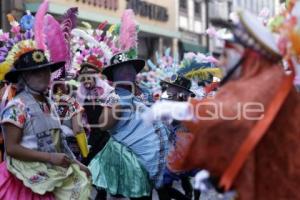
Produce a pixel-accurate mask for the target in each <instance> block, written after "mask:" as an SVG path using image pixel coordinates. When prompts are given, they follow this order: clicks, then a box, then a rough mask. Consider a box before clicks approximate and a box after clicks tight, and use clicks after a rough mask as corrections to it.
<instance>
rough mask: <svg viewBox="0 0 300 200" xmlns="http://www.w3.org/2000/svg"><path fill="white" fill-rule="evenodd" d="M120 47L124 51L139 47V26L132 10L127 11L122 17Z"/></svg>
mask: <svg viewBox="0 0 300 200" xmlns="http://www.w3.org/2000/svg"><path fill="white" fill-rule="evenodd" d="M119 45H120V48H121V50H123V51H128V50H129V49H132V48H136V46H137V24H136V21H135V19H134V13H133V11H132V10H131V9H127V10H125V11H124V13H123V15H122V19H121V28H120V38H119Z"/></svg>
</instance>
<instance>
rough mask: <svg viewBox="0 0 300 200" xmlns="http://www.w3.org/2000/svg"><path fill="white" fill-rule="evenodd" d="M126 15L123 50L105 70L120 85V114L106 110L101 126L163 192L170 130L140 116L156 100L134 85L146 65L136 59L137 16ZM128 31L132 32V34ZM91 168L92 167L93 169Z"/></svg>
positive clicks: (112, 58)
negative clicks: (122, 146)
mask: <svg viewBox="0 0 300 200" xmlns="http://www.w3.org/2000/svg"><path fill="white" fill-rule="evenodd" d="M125 12H126V13H125V14H124V15H123V17H122V24H121V28H120V38H119V43H118V45H119V47H120V49H119V51H118V52H117V53H115V54H114V55H113V56H112V57H111V59H110V63H109V65H108V66H107V67H105V68H104V70H103V74H104V75H106V77H107V78H108V80H110V81H113V82H114V83H116V84H117V86H116V93H117V94H118V95H119V96H120V101H119V102H118V105H117V107H118V108H119V109H118V110H119V112H118V111H117V110H116V109H114V108H112V109H110V108H108V107H105V109H104V114H103V115H102V116H101V117H100V124H103V125H104V126H103V127H102V128H103V129H104V130H109V132H110V133H111V134H112V137H113V139H114V140H115V141H118V142H119V143H121V144H123V145H124V146H126V147H127V148H128V149H130V150H131V151H132V152H133V153H134V154H135V155H136V157H137V161H138V163H137V164H139V163H140V164H141V166H142V167H143V168H145V170H146V171H147V172H148V175H149V178H150V180H151V181H152V183H153V185H155V187H156V188H161V186H162V185H163V170H164V168H165V164H166V159H165V158H166V155H167V152H168V130H167V128H166V127H165V126H164V125H163V124H162V123H161V122H155V123H147V122H144V121H143V120H142V118H141V113H142V112H143V111H144V110H147V109H148V108H147V106H148V105H149V103H152V102H153V98H152V95H151V94H150V93H149V92H148V91H146V90H143V89H142V88H141V87H139V86H138V85H137V84H136V83H135V80H136V75H137V73H139V72H140V71H141V70H142V69H143V67H144V65H145V61H143V60H140V59H137V58H136V56H137V52H136V47H137V46H136V44H137V41H136V39H137V32H136V24H135V22H134V14H133V12H132V10H127V11H125ZM128 30H130V31H132V32H131V33H130V34H129V33H128V32H127V31H128ZM100 158H101V157H99V158H98V160H99V161H100ZM99 161H98V162H99ZM132 162H133V161H132ZM91 164H92V163H91ZM137 164H136V165H137ZM90 168H91V169H92V168H93V166H92V165H90ZM140 175H141V173H139V176H140ZM123 177H124V176H123ZM132 184H133V183H132ZM134 186H135V187H136V188H139V189H140V188H142V187H144V186H143V185H137V184H135V185H134Z"/></svg>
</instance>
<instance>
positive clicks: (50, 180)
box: [6, 157, 91, 200]
mask: <svg viewBox="0 0 300 200" xmlns="http://www.w3.org/2000/svg"><path fill="white" fill-rule="evenodd" d="M6 163H7V169H8V170H9V171H10V172H11V173H12V174H13V175H15V176H16V177H17V178H18V179H19V180H21V181H22V182H23V184H24V185H25V186H26V187H28V188H30V189H31V190H32V191H33V192H34V193H37V194H40V195H43V194H45V193H47V192H52V193H53V195H54V197H55V199H56V200H65V199H72V200H86V199H88V198H89V196H90V191H91V183H90V180H89V179H88V177H87V176H86V174H85V172H83V171H81V170H80V169H79V166H78V165H77V164H72V165H70V166H69V168H63V167H59V166H54V165H50V164H45V163H42V162H26V161H20V160H17V159H14V158H11V157H7V161H6Z"/></svg>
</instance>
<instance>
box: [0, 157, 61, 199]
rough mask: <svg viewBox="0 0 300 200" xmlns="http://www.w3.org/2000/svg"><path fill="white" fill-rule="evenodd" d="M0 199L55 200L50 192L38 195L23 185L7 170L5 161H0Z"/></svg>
mask: <svg viewBox="0 0 300 200" xmlns="http://www.w3.org/2000/svg"><path fill="white" fill-rule="evenodd" d="M0 174H1V178H0V188H1V189H0V199H1V200H12V199H22V200H32V199H35V200H55V198H54V195H53V194H52V193H46V194H44V195H40V194H37V193H34V192H32V190H30V189H29V188H28V187H25V186H24V184H23V182H22V181H20V180H19V179H17V178H16V176H14V175H13V174H12V173H10V172H9V171H8V170H7V167H6V162H2V163H0Z"/></svg>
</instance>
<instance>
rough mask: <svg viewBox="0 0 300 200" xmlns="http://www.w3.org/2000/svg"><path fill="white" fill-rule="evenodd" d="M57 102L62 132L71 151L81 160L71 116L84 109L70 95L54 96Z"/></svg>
mask: <svg viewBox="0 0 300 200" xmlns="http://www.w3.org/2000/svg"><path fill="white" fill-rule="evenodd" d="M54 99H55V102H56V104H57V107H56V108H57V113H58V115H59V117H60V120H61V123H62V128H63V132H64V134H65V135H66V140H67V143H68V146H69V147H70V149H71V151H72V152H73V154H74V155H75V157H76V158H77V159H78V160H81V154H80V149H79V146H78V144H77V141H76V138H75V136H74V134H76V133H74V132H73V130H72V117H73V116H75V115H76V114H79V113H81V112H83V111H84V109H83V108H82V107H81V106H80V105H79V103H78V102H77V101H76V100H75V99H74V98H73V97H71V96H68V95H66V94H63V95H61V96H55V98H54Z"/></svg>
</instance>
